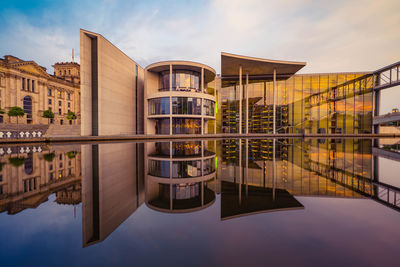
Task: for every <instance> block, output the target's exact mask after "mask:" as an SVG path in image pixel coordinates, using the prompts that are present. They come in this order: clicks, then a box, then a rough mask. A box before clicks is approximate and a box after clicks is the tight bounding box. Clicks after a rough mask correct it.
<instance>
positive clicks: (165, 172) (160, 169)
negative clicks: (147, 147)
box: [149, 159, 169, 178]
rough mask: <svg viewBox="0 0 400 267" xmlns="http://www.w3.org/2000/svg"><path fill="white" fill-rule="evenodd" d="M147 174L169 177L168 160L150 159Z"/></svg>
mask: <svg viewBox="0 0 400 267" xmlns="http://www.w3.org/2000/svg"><path fill="white" fill-rule="evenodd" d="M149 174H150V175H152V176H156V177H162V178H169V161H161V160H152V159H150V160H149Z"/></svg>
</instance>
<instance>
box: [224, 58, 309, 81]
mask: <svg viewBox="0 0 400 267" xmlns="http://www.w3.org/2000/svg"><path fill="white" fill-rule="evenodd" d="M305 65H306V62H297V61H283V60H271V59H263V58H255V57H248V56H241V55H235V54H230V53H225V52H221V76H222V77H224V76H225V77H227V76H238V75H239V67H240V66H242V73H243V75H246V74H248V75H249V76H270V75H273V73H274V69H275V70H276V74H277V75H282V76H288V77H290V76H292V75H293V74H295V73H296V72H298V71H299V70H300V69H301V68H303V67H304V66H305Z"/></svg>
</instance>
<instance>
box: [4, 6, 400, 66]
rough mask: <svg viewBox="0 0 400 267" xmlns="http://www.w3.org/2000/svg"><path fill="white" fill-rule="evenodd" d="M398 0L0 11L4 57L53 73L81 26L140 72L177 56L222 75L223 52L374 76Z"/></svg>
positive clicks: (393, 46) (391, 55)
mask: <svg viewBox="0 0 400 267" xmlns="http://www.w3.org/2000/svg"><path fill="white" fill-rule="evenodd" d="M398 10H400V2H399V1H395V0H393V1H392V0H390V1H384V2H383V1H373V0H347V1H344V0H341V1H329V2H328V1H313V0H298V1H289V0H284V1H265V0H251V1H239V0H216V1H184V2H183V1H167V2H164V1H151V2H150V1H146V2H140V1H136V2H131V1H129V2H124V1H117V0H114V1H104V2H103V3H102V4H93V2H90V1H88V2H85V1H83V2H77V1H69V2H68V3H67V4H65V6H50V7H49V6H42V7H39V10H38V11H37V12H36V13H35V16H32V12H30V13H29V12H27V11H24V10H21V9H16V10H14V11H13V12H9V10H0V18H3V19H2V20H1V19H0V21H1V25H0V26H2V27H3V28H4V29H6V30H5V33H6V34H2V35H1V36H0V41H1V42H0V49H1V51H4V52H7V53H9V54H14V55H16V56H20V57H22V58H24V59H25V58H27V59H29V58H32V59H35V60H37V61H38V63H39V64H42V65H45V66H46V67H50V65H51V64H52V63H54V62H55V61H65V60H69V59H70V55H71V49H72V48H75V51H76V55H77V56H79V34H78V32H79V31H78V30H79V28H85V29H87V30H90V31H95V32H98V33H101V34H102V35H103V36H105V37H106V38H107V39H109V40H110V41H111V42H112V43H114V44H115V45H117V46H118V47H119V48H120V49H121V50H123V51H124V52H125V53H126V54H128V55H129V56H130V57H131V58H133V59H134V60H135V61H137V62H138V63H139V64H140V65H141V66H142V67H145V66H146V65H148V64H150V63H152V62H155V61H159V60H167V59H184V60H193V61H199V62H202V63H205V64H208V65H210V66H212V67H213V68H215V69H216V70H217V71H219V69H220V52H221V51H226V52H232V53H238V54H245V55H250V56H256V57H264V58H271V59H285V60H298V61H306V62H307V63H308V64H307V66H306V68H304V70H303V71H302V72H340V71H364V70H374V69H377V68H379V67H381V66H383V65H386V64H390V63H392V62H394V61H397V60H399V58H398V52H397V50H398V47H397V44H398V43H399V41H400V34H399V33H400V28H399V27H398V25H400V16H398V12H397V11H398Z"/></svg>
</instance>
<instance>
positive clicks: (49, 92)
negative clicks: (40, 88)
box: [47, 88, 51, 96]
mask: <svg viewBox="0 0 400 267" xmlns="http://www.w3.org/2000/svg"><path fill="white" fill-rule="evenodd" d="M47 95H48V96H51V89H50V88H47Z"/></svg>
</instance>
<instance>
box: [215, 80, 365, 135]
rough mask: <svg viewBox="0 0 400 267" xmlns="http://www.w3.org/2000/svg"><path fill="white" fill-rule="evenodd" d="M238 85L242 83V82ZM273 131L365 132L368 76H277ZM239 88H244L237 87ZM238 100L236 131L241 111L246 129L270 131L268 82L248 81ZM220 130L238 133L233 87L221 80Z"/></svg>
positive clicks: (234, 84)
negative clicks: (246, 89)
mask: <svg viewBox="0 0 400 267" xmlns="http://www.w3.org/2000/svg"><path fill="white" fill-rule="evenodd" d="M243 84H244V83H243ZM276 85H277V87H276V119H275V123H276V132H277V133H306V134H307V133H321V134H324V133H371V131H372V93H371V92H372V77H371V76H370V75H364V74H361V73H346V74H304V75H294V76H292V77H290V78H289V79H287V80H278V81H277V84H276ZM243 91H245V89H244V90H243ZM247 94H248V103H249V106H248V110H247V109H246V99H245V98H244V97H243V103H242V110H241V111H240V112H241V113H242V125H241V127H242V132H243V133H245V128H246V113H247V112H248V114H249V121H248V129H249V133H272V131H273V82H272V81H270V80H265V81H251V82H250V83H249V85H248V93H247ZM220 103H221V104H220V107H219V108H220V110H221V112H222V114H221V117H220V118H221V126H220V131H221V132H223V133H237V132H239V125H238V124H239V85H238V82H237V81H227V80H224V81H223V83H222V88H221V92H220Z"/></svg>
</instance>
